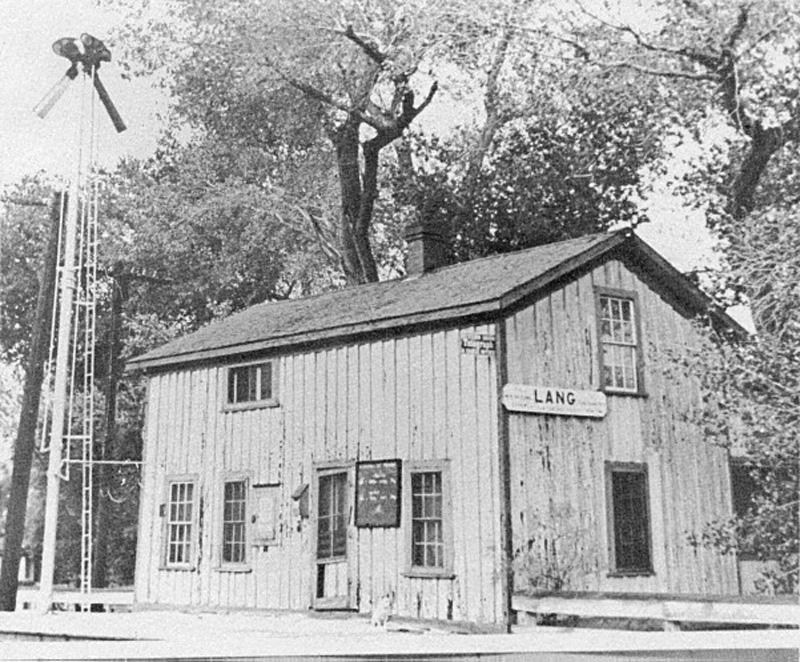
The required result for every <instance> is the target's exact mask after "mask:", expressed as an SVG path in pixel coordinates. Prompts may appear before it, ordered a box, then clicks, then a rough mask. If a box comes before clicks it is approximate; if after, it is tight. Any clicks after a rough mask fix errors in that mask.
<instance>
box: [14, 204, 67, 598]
mask: <svg viewBox="0 0 800 662" xmlns="http://www.w3.org/2000/svg"><path fill="white" fill-rule="evenodd" d="M61 200H62V198H61V196H60V195H57V196H55V198H54V200H53V204H52V207H51V212H50V236H49V238H48V242H47V249H46V251H45V256H44V262H43V265H42V277H41V283H40V285H39V295H38V297H37V301H36V319H35V321H34V326H33V333H32V337H31V346H30V350H29V354H28V365H27V367H26V372H25V388H24V392H23V395H22V411H21V412H20V418H19V427H18V428H17V438H16V441H15V443H14V462H13V469H12V473H11V489H10V492H9V499H8V510H7V512H6V528H5V550H4V552H3V564H2V568H0V611H14V610H15V609H16V606H17V576H18V573H19V560H20V556H21V553H22V540H23V536H24V535H25V510H26V508H27V506H28V487H29V485H30V477H31V463H32V461H33V451H34V448H35V447H36V423H37V420H38V418H39V399H40V396H41V393H42V381H43V378H44V364H45V361H46V359H47V351H48V346H49V341H50V333H49V332H50V322H51V319H52V317H53V295H54V293H55V281H56V266H57V265H56V260H57V255H58V234H59V225H60V218H61Z"/></svg>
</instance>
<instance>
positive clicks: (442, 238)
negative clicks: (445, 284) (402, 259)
mask: <svg viewBox="0 0 800 662" xmlns="http://www.w3.org/2000/svg"><path fill="white" fill-rule="evenodd" d="M406 244H407V245H408V255H407V257H406V277H413V276H421V275H422V274H424V273H425V272H427V271H432V270H433V269H438V268H439V267H444V266H446V265H448V264H449V263H450V244H449V242H448V241H447V236H446V233H445V229H444V228H443V227H442V225H441V224H440V223H431V222H427V223H425V222H422V223H414V224H413V225H411V226H410V227H409V228H408V230H406Z"/></svg>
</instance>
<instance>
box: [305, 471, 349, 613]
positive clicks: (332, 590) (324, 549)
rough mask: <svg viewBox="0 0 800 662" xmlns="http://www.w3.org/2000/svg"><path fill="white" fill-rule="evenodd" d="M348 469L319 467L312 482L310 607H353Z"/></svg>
mask: <svg viewBox="0 0 800 662" xmlns="http://www.w3.org/2000/svg"><path fill="white" fill-rule="evenodd" d="M350 474H351V470H350V468H348V467H333V468H326V469H319V470H318V471H317V477H316V480H317V483H316V488H317V489H316V496H317V498H316V507H315V513H314V517H315V521H316V526H315V545H314V547H315V553H314V582H315V583H314V608H315V609H351V608H354V605H353V601H352V595H351V590H350V586H351V584H352V582H351V577H350V566H351V563H350V562H349V561H350V557H351V556H352V555H353V553H354V552H355V550H351V549H350V543H351V536H350V529H351V527H352V519H353V513H352V502H353V499H352V494H351V492H352V489H353V484H352V480H351V475H350Z"/></svg>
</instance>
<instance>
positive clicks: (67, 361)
mask: <svg viewBox="0 0 800 662" xmlns="http://www.w3.org/2000/svg"><path fill="white" fill-rule="evenodd" d="M81 47H82V48H81ZM53 50H54V51H55V52H56V53H57V54H58V55H61V56H63V57H66V58H67V59H68V60H69V61H70V67H69V69H68V70H67V72H66V73H65V74H64V76H63V78H62V79H61V80H60V81H59V82H58V83H57V84H56V85H55V86H54V87H53V89H51V91H50V92H49V93H48V94H47V96H46V97H45V98H44V99H43V100H42V101H41V102H40V103H39V104H38V105H37V107H36V109H35V110H36V112H37V114H39V115H40V116H41V117H44V116H45V115H46V114H47V113H48V112H49V110H50V109H51V108H52V107H53V105H54V104H55V103H56V101H57V100H58V99H59V98H60V97H61V95H62V94H63V93H64V91H65V89H66V86H67V85H68V83H69V81H70V80H74V79H75V78H76V77H77V75H78V68H79V65H80V66H82V67H83V71H84V73H85V74H86V75H87V77H88V78H89V79H90V80H91V82H92V85H93V87H94V89H95V90H96V91H97V93H98V96H99V97H100V100H101V101H102V102H103V104H104V106H105V108H106V110H107V112H108V114H109V116H110V118H111V120H112V122H113V124H114V126H115V128H116V129H117V131H123V130H124V129H125V124H124V123H123V122H122V119H121V118H120V116H119V113H118V112H117V110H116V108H115V107H114V105H113V103H112V102H111V99H110V98H109V96H108V93H107V92H106V90H105V87H103V84H102V83H101V82H100V78H99V76H98V73H97V69H98V68H99V67H100V63H101V62H107V61H110V59H111V53H110V52H109V51H108V49H107V48H106V47H105V45H104V44H103V43H102V42H101V41H100V40H98V39H96V38H94V37H92V36H91V35H88V34H83V35H82V36H81V40H80V46H79V42H78V41H77V40H76V39H73V38H64V39H59V40H58V41H57V42H55V43H54V44H53ZM85 82H86V78H84V84H85ZM86 97H87V94H86V93H84V94H83V95H82V105H81V114H80V130H79V147H78V158H77V164H76V169H75V174H74V176H73V178H72V182H71V185H70V188H69V199H68V204H67V209H66V214H64V213H63V209H62V240H63V245H62V249H61V253H60V267H59V282H58V287H57V289H56V309H55V310H56V311H57V312H55V313H54V325H53V329H54V331H56V330H57V338H56V337H55V333H54V345H55V351H53V348H52V347H51V357H52V356H53V354H55V370H54V373H53V400H52V412H51V416H50V421H51V424H50V433H49V440H50V443H49V449H50V456H49V460H48V471H47V496H46V503H45V522H44V539H43V545H42V571H41V582H40V609H41V610H42V611H48V610H49V609H50V608H51V606H52V601H53V577H54V571H55V552H56V531H57V525H58V500H59V490H60V481H61V479H62V478H66V477H68V476H69V474H68V468H69V465H70V463H71V462H73V461H77V462H78V463H80V466H81V568H80V574H81V592H82V593H83V594H84V595H87V594H88V593H89V592H90V590H91V567H92V539H93V530H92V529H93V527H92V523H93V513H92V497H93V465H94V458H93V451H94V371H95V355H94V350H95V333H96V319H97V183H96V181H92V182H89V180H88V174H89V173H92V172H93V170H94V168H93V166H94V164H95V162H96V152H97V141H96V132H95V128H96V123H95V112H94V108H95V104H94V95H92V97H91V98H92V103H91V113H90V117H89V121H88V132H87V133H88V150H85V149H84V147H85V143H86V142H87V136H86V135H85V133H84V124H85V117H86V112H85V111H86ZM56 316H57V319H58V324H57V326H56V324H55V319H56ZM79 377H80V379H81V380H82V383H81V385H80V386H79V385H78V383H77V382H78V379H79ZM65 441H66V442H67V445H66V450H67V453H66V454H67V457H66V458H64V450H65V446H64V442H65ZM75 442H77V443H78V444H79V446H80V457H79V459H78V458H73V457H72V453H71V452H70V451H71V449H72V447H73V445H74V444H75ZM65 468H66V469H67V472H66V473H65V472H64V469H65ZM82 604H83V607H84V609H88V608H89V604H88V600H84V601H83V602H82Z"/></svg>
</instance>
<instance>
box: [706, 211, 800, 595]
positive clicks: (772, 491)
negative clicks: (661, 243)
mask: <svg viewBox="0 0 800 662" xmlns="http://www.w3.org/2000/svg"><path fill="white" fill-rule="evenodd" d="M797 211H798V210H797V209H796V206H795V207H794V208H788V209H786V210H785V211H780V210H778V209H775V208H773V209H771V210H770V211H766V212H763V213H761V214H753V215H751V216H750V217H748V218H747V219H745V221H744V223H743V228H742V232H741V233H740V234H739V235H737V237H736V240H735V241H733V242H732V243H731V245H730V246H729V249H728V254H729V256H730V257H729V259H730V263H731V265H732V267H731V269H732V274H733V278H734V279H736V280H737V281H738V282H740V283H742V284H743V286H746V288H747V294H748V296H749V300H750V301H751V302H752V309H753V313H754V318H755V320H756V324H757V326H758V328H759V335H758V336H756V337H754V338H752V339H749V340H748V341H746V342H741V343H737V344H730V343H717V342H713V343H712V340H713V339H711V340H710V341H709V343H710V344H709V347H708V351H704V352H701V353H700V354H699V355H698V356H696V357H695V359H694V372H695V373H696V374H698V375H700V377H701V380H702V382H703V385H704V387H705V392H706V394H707V395H706V404H707V407H706V410H705V418H704V421H703V422H704V424H705V425H706V432H707V435H708V437H709V438H710V439H711V440H713V441H715V442H717V443H720V444H724V445H727V446H730V447H731V448H732V449H733V451H734V452H735V453H736V454H741V455H743V457H744V458H746V460H747V466H748V467H749V471H750V475H751V478H752V480H753V483H754V485H755V486H756V491H755V495H754V499H753V505H752V508H751V509H750V510H749V511H748V512H746V513H741V514H739V516H737V517H734V518H733V519H730V520H726V521H719V522H714V523H712V524H711V525H710V526H709V527H708V528H707V529H706V530H705V531H703V532H702V533H701V534H700V535H699V536H696V537H695V540H696V542H698V543H702V544H708V545H712V546H715V547H717V548H720V549H722V550H724V551H739V552H742V553H746V554H752V555H754V556H755V557H756V558H758V559H760V560H764V561H776V562H777V569H771V570H768V572H767V576H766V577H765V581H764V588H765V590H770V591H780V592H797V590H798V572H799V570H800V569H799V565H800V530H798V519H799V518H800V508H799V507H798V504H799V503H800V482H799V481H800V477H799V475H798V472H799V471H800V448H799V447H798V443H797V439H798V436H800V296H799V295H800V290H798V282H800V281H798V276H800V258H798V255H797V253H796V251H791V250H789V251H787V250H786V246H790V245H795V244H794V242H796V241H798V240H800V236H799V235H798V232H799V231H798V228H797V224H796V222H795V220H794V219H795V218H796V213H797Z"/></svg>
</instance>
